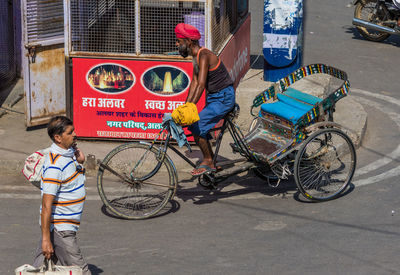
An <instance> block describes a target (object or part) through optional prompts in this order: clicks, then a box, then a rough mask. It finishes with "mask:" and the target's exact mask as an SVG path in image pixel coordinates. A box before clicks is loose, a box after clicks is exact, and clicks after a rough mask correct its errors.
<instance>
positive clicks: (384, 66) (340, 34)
mask: <svg viewBox="0 0 400 275" xmlns="http://www.w3.org/2000/svg"><path fill="white" fill-rule="evenodd" d="M256 2H262V1H258V0H250V8H251V11H252V12H253V15H252V18H253V19H252V20H253V24H254V23H255V22H257V20H261V16H262V15H259V14H257V13H259V12H261V11H262V5H261V7H260V6H258V5H260V3H256ZM348 4H349V1H342V0H336V1H329V0H307V1H305V29H304V49H305V50H304V64H310V63H317V62H318V63H326V64H329V65H333V66H336V67H338V68H340V69H343V70H345V71H347V72H348V74H349V78H350V81H351V84H352V95H353V96H354V97H356V98H357V100H359V101H360V102H361V103H362V104H363V106H364V107H365V108H366V110H367V112H368V128H367V133H366V137H365V139H364V142H363V144H362V147H361V148H360V149H359V150H358V151H357V156H358V166H357V174H356V176H355V178H354V181H353V188H351V189H350V190H349V192H348V193H347V194H345V196H343V197H341V198H339V199H336V200H334V201H330V202H326V203H308V202H307V201H305V200H304V199H303V198H302V197H301V196H299V195H298V194H297V192H296V191H295V186H294V185H293V182H292V181H289V182H287V183H285V184H283V185H282V187H281V188H279V189H272V188H268V187H266V186H265V184H264V183H263V182H262V181H261V180H259V179H257V178H255V177H254V175H251V174H250V175H246V174H244V175H240V176H237V177H233V178H232V179H230V181H228V182H226V183H224V184H222V188H221V190H219V191H217V192H215V193H209V192H208V191H203V190H201V189H198V188H195V186H196V183H190V182H182V183H181V184H182V185H184V186H185V187H186V191H184V192H178V194H177V197H176V200H175V201H173V202H172V203H171V204H170V205H169V208H168V210H169V211H168V212H166V213H165V214H164V215H162V216H160V217H157V218H153V219H149V220H145V221H125V220H120V219H116V218H113V217H110V216H109V215H106V214H105V213H104V209H102V204H101V202H100V201H99V197H98V195H97V191H96V180H95V178H88V188H89V189H88V200H87V202H86V206H85V213H84V216H83V222H82V225H81V229H80V232H79V237H80V244H81V247H82V250H83V253H84V255H85V256H86V259H87V261H88V262H89V264H90V268H91V269H92V271H93V273H94V274H399V273H400V270H399V269H400V263H399V261H398V256H399V254H400V241H399V240H400V238H399V237H400V229H399V228H400V202H399V199H398V198H399V196H400V188H399V176H400V165H399V164H400V157H399V156H400V149H399V148H400V145H399V138H398V137H399V134H400V91H399V73H398V61H399V60H400V49H399V47H400V37H392V38H390V39H389V40H388V41H386V42H384V43H373V42H369V41H365V40H364V39H362V38H361V37H360V36H359V35H358V34H357V33H356V32H355V31H354V28H353V26H352V25H351V19H352V14H353V10H354V9H353V7H347V5H348ZM258 22H261V21H258ZM259 25H260V24H256V27H259ZM254 28H255V27H254V25H253V30H254ZM257 43H262V42H261V38H259V37H257V36H255V34H254V31H253V33H252V45H253V46H252V50H251V51H252V53H253V54H257V51H260V50H261V47H260V49H259V50H257V46H256V45H261V44H257ZM255 65H257V64H255ZM1 181H2V184H0V194H1V200H0V208H1V209H2V211H1V212H0V220H1V223H0V244H1V245H0V247H1V250H0V255H1V257H0V274H13V270H14V268H15V267H17V266H19V265H21V264H23V263H30V262H31V259H32V257H33V251H34V248H35V246H36V244H37V238H38V236H39V234H40V232H39V228H38V215H39V203H40V199H39V197H40V195H39V193H38V191H37V190H36V189H34V187H31V186H28V185H27V184H26V183H25V182H24V180H23V178H22V176H4V175H2V177H1ZM232 183H234V184H232ZM232 186H233V187H232ZM191 187H192V189H191Z"/></svg>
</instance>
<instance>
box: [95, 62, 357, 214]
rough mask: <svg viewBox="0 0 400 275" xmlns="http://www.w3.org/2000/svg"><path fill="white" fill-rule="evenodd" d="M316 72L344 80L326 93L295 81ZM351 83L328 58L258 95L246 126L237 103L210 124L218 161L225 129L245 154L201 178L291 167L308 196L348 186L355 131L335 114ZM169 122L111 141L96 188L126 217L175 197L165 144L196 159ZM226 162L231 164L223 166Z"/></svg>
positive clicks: (282, 175) (272, 177)
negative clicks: (150, 136) (144, 136)
mask: <svg viewBox="0 0 400 275" xmlns="http://www.w3.org/2000/svg"><path fill="white" fill-rule="evenodd" d="M313 74H327V75H330V76H332V77H334V78H336V79H339V80H340V82H341V85H340V86H339V87H338V88H337V89H335V90H334V91H333V92H330V93H329V94H327V95H326V96H323V97H317V96H313V95H311V94H307V93H304V92H301V91H298V90H296V89H293V88H292V87H290V85H292V84H293V83H294V82H296V81H298V80H300V79H302V78H305V77H307V76H309V75H313ZM349 86H350V84H349V81H348V79H347V74H346V73H345V72H343V71H341V70H339V69H336V68H333V67H330V66H327V65H323V64H313V65H309V66H305V67H303V68H300V69H298V70H296V71H295V72H293V73H291V74H290V75H288V76H287V77H285V78H283V79H281V80H279V81H277V82H276V83H275V84H274V85H272V86H270V87H269V88H268V89H266V90H265V91H263V92H262V93H260V94H259V95H258V96H257V97H256V98H255V99H254V101H253V106H252V108H251V114H252V115H253V116H254V117H255V119H254V120H253V123H252V125H251V127H250V131H249V133H247V134H243V133H242V131H241V130H240V128H239V127H238V126H237V125H236V124H235V122H234V120H235V117H236V116H237V115H238V111H239V110H238V106H237V105H236V106H235V108H234V109H233V110H232V111H231V112H229V113H228V114H227V115H226V116H225V119H224V122H223V124H222V126H221V127H219V128H218V129H213V130H214V131H215V130H220V131H219V135H218V136H217V137H216V146H215V153H214V162H216V160H217V156H218V151H219V149H220V145H221V141H222V138H223V135H224V133H225V132H227V131H228V132H229V133H230V135H231V137H232V139H233V141H234V142H233V143H232V144H231V146H232V150H233V151H235V152H237V153H238V154H240V155H241V156H242V158H240V159H237V160H232V161H230V162H228V163H226V162H225V163H224V164H222V163H221V164H219V163H216V165H220V166H222V169H220V170H217V171H216V172H212V173H206V174H203V175H201V176H200V177H199V178H198V181H199V183H200V184H201V185H202V186H204V187H213V186H215V185H216V184H217V183H218V182H219V181H221V180H223V179H226V178H228V177H229V176H231V175H233V174H237V173H240V172H243V171H246V170H254V171H255V174H256V175H257V176H259V177H260V178H262V179H264V180H266V181H267V182H268V184H270V185H272V186H276V185H277V184H279V182H280V180H281V179H287V178H288V176H291V175H293V176H294V179H295V182H296V185H297V188H298V190H299V191H300V192H301V193H302V194H303V195H304V197H305V198H307V199H309V200H314V201H326V200H331V199H334V198H337V197H338V196H340V195H341V194H342V193H343V192H344V190H345V189H346V188H347V187H348V185H349V183H350V182H351V179H352V177H353V175H354V171H355V167H356V152H355V148H354V145H353V143H352V141H351V139H350V138H349V136H348V135H347V134H346V132H345V131H344V130H343V128H344V127H342V126H341V125H339V124H337V123H335V122H333V112H334V111H335V103H336V102H337V101H338V100H340V99H341V98H343V97H345V96H346V95H347V94H348V92H349ZM267 101H272V102H270V103H267ZM257 107H260V110H259V112H258V114H253V109H254V108H257ZM169 127H170V125H169V124H168V123H166V124H165V125H163V129H162V130H161V131H160V133H159V134H158V136H157V137H156V138H155V139H154V140H153V141H152V142H144V141H134V142H130V143H127V144H123V145H120V146H118V147H116V148H114V149H113V150H112V151H111V152H110V153H109V154H108V155H107V156H106V157H105V158H104V160H103V161H102V162H101V163H100V166H99V171H98V177H97V182H98V191H99V194H100V197H101V199H102V201H103V203H104V204H105V206H106V207H107V208H108V209H109V210H110V211H111V212H112V213H113V214H115V215H117V216H119V217H122V218H125V219H145V218H149V217H151V216H154V215H156V214H157V213H159V211H160V210H162V209H163V208H164V207H165V205H166V204H167V203H168V201H169V200H171V199H172V197H173V196H174V194H175V192H176V190H177V184H178V174H177V171H176V168H175V165H174V163H173V161H172V160H171V158H170V157H169V155H168V154H167V149H168V148H170V149H171V150H173V151H174V152H175V153H176V154H178V155H179V156H180V157H182V159H184V160H185V161H187V162H188V163H189V164H190V165H192V166H193V167H196V165H195V164H194V163H193V162H191V161H190V160H189V159H188V158H186V156H185V155H184V154H182V153H181V152H180V151H179V150H178V149H176V148H175V147H174V146H173V145H171V144H170V141H171V138H172V137H171V131H170V129H169ZM345 130H346V129H345ZM346 131H347V130H346ZM232 163H236V164H238V165H234V166H232ZM224 165H226V166H229V167H230V168H227V169H224V168H225V167H224Z"/></svg>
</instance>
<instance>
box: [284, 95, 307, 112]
mask: <svg viewBox="0 0 400 275" xmlns="http://www.w3.org/2000/svg"><path fill="white" fill-rule="evenodd" d="M277 97H278V100H279V101H281V102H283V103H285V104H287V105H290V106H292V107H294V108H297V109H300V110H303V111H304V113H306V112H308V111H309V110H311V109H312V107H313V105H311V104H308V103H303V102H301V101H298V100H297V99H294V98H291V97H289V96H287V95H284V94H278V95H277Z"/></svg>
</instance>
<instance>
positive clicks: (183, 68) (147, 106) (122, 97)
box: [72, 58, 204, 139]
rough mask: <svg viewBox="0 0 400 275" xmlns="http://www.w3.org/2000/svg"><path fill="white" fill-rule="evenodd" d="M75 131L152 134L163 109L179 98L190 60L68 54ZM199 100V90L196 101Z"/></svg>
mask: <svg viewBox="0 0 400 275" xmlns="http://www.w3.org/2000/svg"><path fill="white" fill-rule="evenodd" d="M72 63H73V75H72V77H73V118H74V124H75V128H76V133H77V135H78V136H80V137H97V138H126V139H153V138H154V137H155V135H156V134H157V133H158V132H159V131H160V129H161V123H162V117H163V115H164V113H171V112H172V110H173V109H175V108H176V107H178V106H179V105H182V104H184V103H185V100H186V97H187V93H188V90H189V85H190V80H191V78H192V63H191V62H173V61H148V60H146V61H141V60H111V59H90V58H73V60H72ZM203 106H204V96H203V97H202V99H201V100H200V102H199V103H198V108H199V110H201V109H202V107H203Z"/></svg>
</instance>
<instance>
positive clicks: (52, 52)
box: [21, 0, 66, 127]
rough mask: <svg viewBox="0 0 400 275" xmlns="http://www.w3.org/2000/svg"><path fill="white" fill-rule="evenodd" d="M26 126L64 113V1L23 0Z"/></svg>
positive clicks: (45, 121) (38, 123) (44, 121)
mask: <svg viewBox="0 0 400 275" xmlns="http://www.w3.org/2000/svg"><path fill="white" fill-rule="evenodd" d="M21 8H22V18H23V23H22V28H23V44H24V46H23V51H24V56H25V58H24V59H23V61H22V64H23V66H24V82H25V100H26V125H27V126H28V127H29V126H35V125H40V124H44V123H47V122H48V120H49V119H50V118H51V117H52V116H54V115H59V114H65V112H66V111H65V110H66V105H65V102H66V100H65V57H64V8H63V0H22V7H21Z"/></svg>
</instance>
